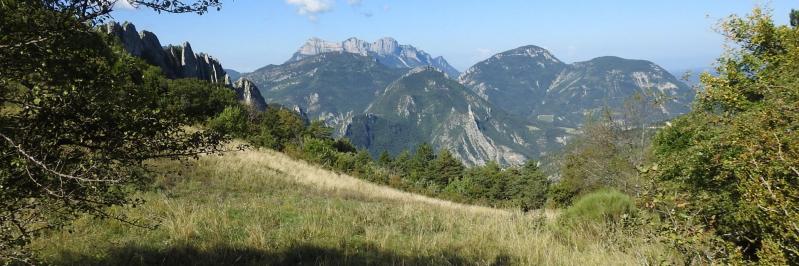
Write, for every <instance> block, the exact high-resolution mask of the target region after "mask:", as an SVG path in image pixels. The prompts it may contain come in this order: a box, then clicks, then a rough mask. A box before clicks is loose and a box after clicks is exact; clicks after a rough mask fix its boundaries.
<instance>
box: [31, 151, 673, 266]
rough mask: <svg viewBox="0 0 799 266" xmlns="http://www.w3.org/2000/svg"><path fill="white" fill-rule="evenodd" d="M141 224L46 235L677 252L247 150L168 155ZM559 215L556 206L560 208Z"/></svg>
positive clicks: (518, 258)
mask: <svg viewBox="0 0 799 266" xmlns="http://www.w3.org/2000/svg"><path fill="white" fill-rule="evenodd" d="M154 165H155V166H156V168H157V169H159V175H158V176H157V177H156V180H155V185H154V187H155V188H154V189H152V190H151V191H149V192H146V193H141V194H140V195H139V196H140V197H141V198H142V199H144V200H146V203H145V204H143V205H141V206H138V207H136V208H125V209H121V208H120V209H114V210H113V211H114V212H116V213H118V214H124V215H127V216H128V218H129V219H131V220H138V221H140V222H141V223H144V224H152V225H157V227H155V229H146V228H139V227H132V226H130V225H126V224H123V223H121V222H118V221H113V220H99V219H95V218H92V217H83V218H81V219H79V220H78V221H77V222H76V223H74V224H73V225H72V226H70V227H68V228H65V229H64V230H62V231H60V232H55V233H52V234H49V235H46V236H43V237H41V238H39V239H36V240H35V241H34V243H33V244H32V247H33V248H34V249H35V250H36V252H37V256H38V257H39V258H40V259H41V260H43V262H45V263H51V264H67V265H71V264H80V265H86V264H90V265H91V264H94V265H220V264H244V265H264V264H266V265H276V264H277V265H284V264H289V265H297V264H304V265H309V264H310V265H320V264H321V265H342V264H350V265H351V264H356V265H363V264H377V265H386V264H388V265H416V264H433V265H463V264H466V265H506V264H525V265H633V264H648V263H653V261H654V262H656V261H662V260H664V259H668V258H672V257H673V254H668V253H667V252H666V251H664V249H662V248H660V247H659V246H658V245H655V244H647V243H645V242H644V241H643V240H642V239H640V238H636V237H631V236H629V235H622V234H619V233H616V234H613V233H604V234H600V235H597V234H591V233H587V232H584V231H583V232H581V231H573V230H572V231H569V230H565V229H559V228H558V227H557V226H556V225H555V224H554V222H552V219H551V218H546V217H547V216H548V215H542V214H523V213H521V212H516V211H508V210H498V209H492V208H486V207H478V206H469V205H462V204H456V203H451V202H447V201H443V200H438V199H433V198H428V197H423V196H419V195H415V194H411V193H406V192H401V191H398V190H395V189H391V188H387V187H383V186H378V185H375V184H371V183H368V182H365V181H362V180H359V179H355V178H352V177H349V176H346V175H339V174H336V173H333V172H330V171H327V170H323V169H320V168H318V167H316V166H312V165H309V164H307V163H305V162H301V161H296V160H293V159H291V158H289V157H287V156H285V155H283V154H280V153H277V152H273V151H269V150H258V151H241V152H233V153H228V154H226V155H224V156H206V157H203V158H201V159H199V160H197V161H191V162H188V163H187V162H183V163H180V162H157V163H154ZM550 216H551V215H550Z"/></svg>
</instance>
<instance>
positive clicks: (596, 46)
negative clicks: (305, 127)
mask: <svg viewBox="0 0 799 266" xmlns="http://www.w3.org/2000/svg"><path fill="white" fill-rule="evenodd" d="M755 5H761V6H766V7H769V8H771V9H772V10H773V11H774V17H775V19H776V20H777V21H778V22H779V23H781V24H785V23H787V21H788V12H789V10H790V9H791V8H799V1H796V0H793V1H787V0H783V1H777V0H774V1H752V0H736V1H730V0H692V1H691V0H669V1H641V0H607V1H577V0H574V1H565V0H564V1H534V0H495V1H484V0H483V1H478V0H394V1H392V0H236V1H229V0H228V1H225V5H224V6H223V8H222V10H221V11H218V12H217V11H212V12H209V13H207V14H205V15H202V16H198V15H195V14H177V15H173V14H156V13H154V12H151V11H147V10H132V9H128V8H122V7H120V8H119V9H118V10H117V11H115V12H114V13H113V16H114V19H115V20H117V21H131V22H133V23H134V24H135V25H136V26H137V28H138V29H139V30H149V31H152V32H155V33H156V34H157V35H158V37H159V39H160V40H161V43H162V44H164V45H166V44H178V43H182V42H184V41H189V42H190V43H191V44H192V47H193V48H194V51H195V52H206V53H209V54H211V55H213V56H215V57H217V58H219V59H220V60H221V62H222V64H223V66H225V67H226V68H232V69H236V70H239V71H252V70H255V69H257V68H259V67H262V66H265V65H268V64H280V63H283V62H284V61H286V60H287V59H288V58H289V57H291V54H292V53H294V51H296V50H297V48H299V47H300V46H301V45H302V44H303V43H304V42H305V40H307V39H308V38H310V37H319V38H322V39H326V40H334V41H341V40H344V39H347V38H349V37H358V38H360V39H364V40H369V41H373V40H376V39H378V38H381V37H385V36H390V37H394V38H395V39H397V40H398V41H399V42H400V43H404V44H411V45H414V46H416V47H417V48H420V49H422V50H425V51H426V52H428V53H430V54H432V55H433V56H438V55H441V56H444V58H446V59H447V60H448V61H449V62H450V64H452V65H453V66H455V67H456V68H457V69H458V70H461V71H463V70H465V69H466V68H468V67H469V66H471V65H472V64H474V63H476V62H478V61H480V60H483V59H486V58H488V57H489V56H491V55H492V54H494V53H498V52H502V51H505V50H508V49H513V48H516V47H519V46H523V45H529V44H533V45H538V46H541V47H544V48H546V49H549V50H550V51H551V52H552V53H553V54H555V56H557V57H558V58H560V59H561V60H563V61H565V62H575V61H584V60H589V59H591V58H594V57H598V56H604V55H615V56H620V57H625V58H634V59H646V60H651V61H653V62H655V63H658V64H660V65H661V66H663V67H665V68H667V69H669V70H681V69H688V68H698V67H706V66H708V65H710V64H711V63H713V60H714V58H716V57H717V56H718V55H719V54H720V53H721V51H722V44H723V41H724V40H723V38H722V37H721V36H720V35H719V34H718V33H717V32H715V30H714V25H716V24H717V22H718V21H719V19H722V18H724V17H726V16H728V15H730V14H746V13H747V12H748V11H750V10H751V9H752V7H754V6H755Z"/></svg>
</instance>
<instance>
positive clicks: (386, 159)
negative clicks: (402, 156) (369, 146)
mask: <svg viewBox="0 0 799 266" xmlns="http://www.w3.org/2000/svg"><path fill="white" fill-rule="evenodd" d="M377 162H378V163H379V164H380V166H383V167H389V166H391V155H390V154H388V151H387V150H383V152H381V153H380V157H379V158H378V159H377Z"/></svg>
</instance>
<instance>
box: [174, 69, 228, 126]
mask: <svg viewBox="0 0 799 266" xmlns="http://www.w3.org/2000/svg"><path fill="white" fill-rule="evenodd" d="M167 83H168V86H167V87H168V88H169V90H168V93H167V97H165V99H167V101H169V102H168V103H166V105H167V111H168V112H169V113H172V114H184V115H186V117H187V118H189V119H190V120H192V121H196V122H199V121H205V120H207V119H208V118H211V117H213V116H215V115H216V114H219V113H221V112H222V111H223V110H224V109H225V108H226V107H229V106H236V105H237V104H238V103H237V101H236V93H235V92H234V91H233V90H231V89H228V88H226V87H224V86H222V85H220V84H213V83H209V82H206V81H202V80H197V79H177V80H169V81H167Z"/></svg>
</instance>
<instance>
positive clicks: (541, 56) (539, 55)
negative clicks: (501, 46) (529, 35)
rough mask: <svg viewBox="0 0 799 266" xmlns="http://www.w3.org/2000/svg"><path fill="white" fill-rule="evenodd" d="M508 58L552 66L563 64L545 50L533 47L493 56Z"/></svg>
mask: <svg viewBox="0 0 799 266" xmlns="http://www.w3.org/2000/svg"><path fill="white" fill-rule="evenodd" d="M509 56H516V57H527V58H531V59H535V60H539V61H544V62H548V63H552V64H563V62H562V61H560V59H558V58H557V57H555V56H554V55H552V53H550V52H549V51H548V50H547V49H544V48H541V47H538V46H535V45H527V46H522V47H519V48H516V49H513V50H509V51H505V52H502V53H499V54H496V55H494V56H493V58H496V59H501V58H503V57H509Z"/></svg>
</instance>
